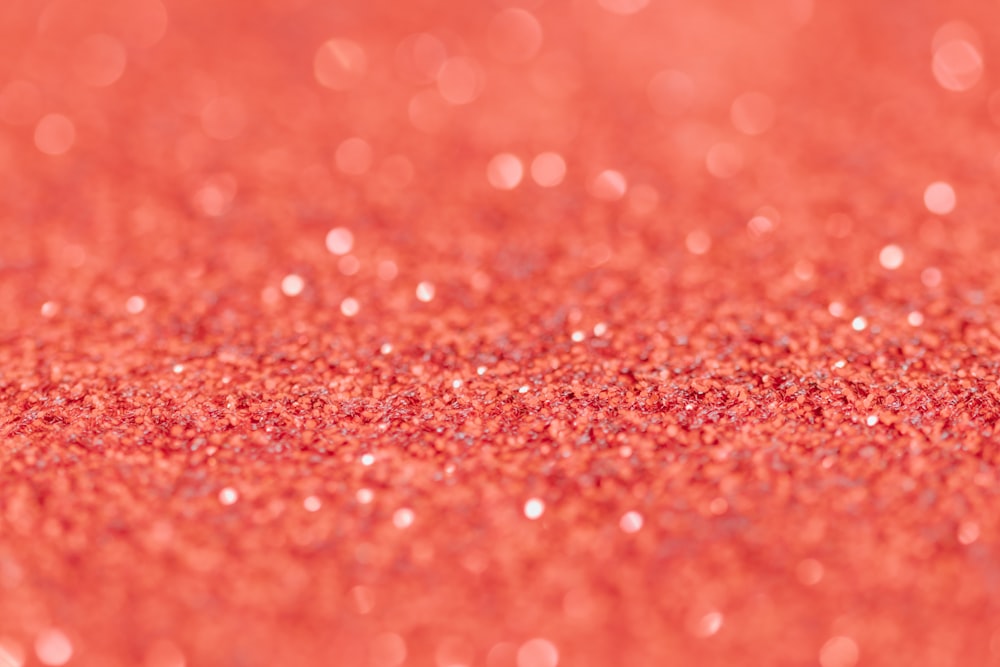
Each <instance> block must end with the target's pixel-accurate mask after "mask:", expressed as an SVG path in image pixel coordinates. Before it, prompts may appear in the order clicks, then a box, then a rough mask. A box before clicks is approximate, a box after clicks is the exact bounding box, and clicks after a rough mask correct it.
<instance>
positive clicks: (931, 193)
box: [924, 181, 956, 215]
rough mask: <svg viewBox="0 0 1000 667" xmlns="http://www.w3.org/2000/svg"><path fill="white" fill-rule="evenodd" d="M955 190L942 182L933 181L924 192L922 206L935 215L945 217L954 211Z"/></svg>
mask: <svg viewBox="0 0 1000 667" xmlns="http://www.w3.org/2000/svg"><path fill="white" fill-rule="evenodd" d="M955 203H956V198H955V189H954V188H953V187H951V185H949V184H948V183H945V182H944V181H935V182H934V183H931V184H930V185H928V186H927V189H926V190H924V206H926V207H927V210H928V211H930V212H931V213H934V214H936V215H947V214H949V213H951V212H952V211H953V210H955Z"/></svg>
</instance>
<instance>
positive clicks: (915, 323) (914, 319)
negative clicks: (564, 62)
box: [906, 310, 924, 327]
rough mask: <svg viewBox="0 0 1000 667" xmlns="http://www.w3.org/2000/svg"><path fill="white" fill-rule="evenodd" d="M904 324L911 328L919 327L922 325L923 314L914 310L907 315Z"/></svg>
mask: <svg viewBox="0 0 1000 667" xmlns="http://www.w3.org/2000/svg"><path fill="white" fill-rule="evenodd" d="M906 322H907V324H909V325H910V326H911V327H919V326H920V325H921V324H923V323H924V314H923V313H921V312H920V311H919V310H914V311H912V312H910V314H909V315H907V316H906Z"/></svg>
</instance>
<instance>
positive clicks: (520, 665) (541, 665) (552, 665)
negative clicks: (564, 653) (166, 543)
mask: <svg viewBox="0 0 1000 667" xmlns="http://www.w3.org/2000/svg"><path fill="white" fill-rule="evenodd" d="M558 664H559V650H558V649H557V648H556V645H555V644H553V643H552V642H550V641H549V640H548V639H543V638H541V637H539V638H536V639H529V640H528V641H526V642H524V643H523V644H521V647H520V648H518V649H517V667H556V665H558Z"/></svg>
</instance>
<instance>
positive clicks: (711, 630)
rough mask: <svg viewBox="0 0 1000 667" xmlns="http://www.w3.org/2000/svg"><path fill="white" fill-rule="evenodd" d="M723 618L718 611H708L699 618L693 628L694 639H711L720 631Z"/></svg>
mask: <svg viewBox="0 0 1000 667" xmlns="http://www.w3.org/2000/svg"><path fill="white" fill-rule="evenodd" d="M723 620H724V619H723V616H722V614H721V613H720V612H718V611H710V612H708V613H707V614H705V615H704V616H702V617H701V618H699V619H698V620H697V621H696V622H695V624H694V628H693V632H694V635H695V636H696V637H711V636H712V635H714V634H716V633H718V632H719V630H721V629H722V622H723Z"/></svg>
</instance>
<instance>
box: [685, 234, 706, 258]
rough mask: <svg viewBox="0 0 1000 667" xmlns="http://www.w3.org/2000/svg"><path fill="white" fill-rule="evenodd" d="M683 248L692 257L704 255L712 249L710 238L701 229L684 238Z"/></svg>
mask: <svg viewBox="0 0 1000 667" xmlns="http://www.w3.org/2000/svg"><path fill="white" fill-rule="evenodd" d="M684 246H685V247H686V248H687V249H688V252H689V253H691V254H692V255H704V254H705V253H706V252H708V251H709V249H710V248H711V247H712V237H711V236H709V235H708V232H705V231H703V230H701V229H696V230H694V231H693V232H690V233H689V234H688V235H687V236H686V237H684Z"/></svg>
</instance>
